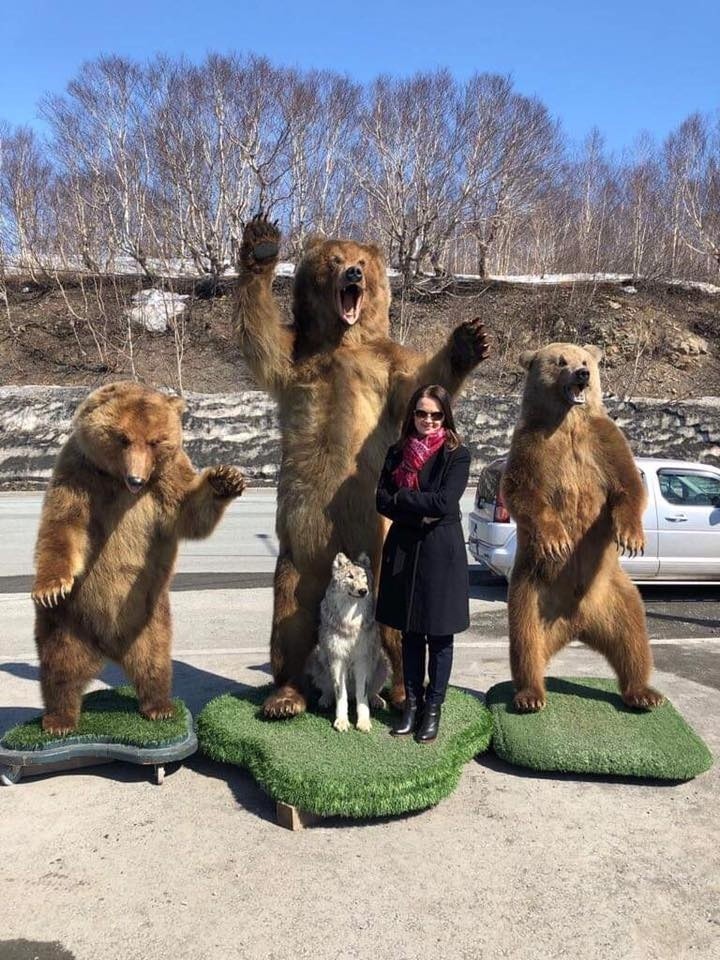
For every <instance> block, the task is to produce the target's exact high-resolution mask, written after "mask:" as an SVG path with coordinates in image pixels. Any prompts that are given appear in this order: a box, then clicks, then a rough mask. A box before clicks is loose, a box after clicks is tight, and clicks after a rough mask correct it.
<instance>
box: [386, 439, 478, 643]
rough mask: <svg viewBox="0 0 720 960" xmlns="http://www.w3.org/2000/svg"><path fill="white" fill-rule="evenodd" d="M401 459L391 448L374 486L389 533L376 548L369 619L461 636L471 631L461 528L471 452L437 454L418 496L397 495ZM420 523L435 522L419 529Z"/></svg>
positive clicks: (421, 481) (420, 480)
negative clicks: (377, 567) (395, 475)
mask: <svg viewBox="0 0 720 960" xmlns="http://www.w3.org/2000/svg"><path fill="white" fill-rule="evenodd" d="M401 460H402V453H401V450H400V449H399V448H398V447H397V446H394V447H390V450H389V451H388V454H387V457H386V458H385V464H384V466H383V469H382V473H381V474H380V480H379V482H378V489H377V501H376V502H377V509H378V513H381V514H382V515H383V516H384V517H387V518H388V519H389V520H392V526H391V527H390V530H389V532H388V535H387V538H386V540H385V545H384V546H383V555H382V565H381V568H380V585H379V589H378V601H377V609H376V612H375V617H376V619H377V620H378V622H379V623H383V624H385V625H386V626H388V627H395V628H396V629H397V630H403V631H405V632H408V631H410V632H413V633H428V634H432V635H434V636H437V635H447V634H450V633H460V631H462V630H467V628H468V626H469V624H470V616H469V604H468V566H467V554H466V552H465V538H464V537H463V531H462V526H461V524H460V497H461V496H462V495H463V493H464V492H465V488H466V486H467V482H468V476H469V474H470V453H469V451H468V449H467V448H466V447H457V449H455V450H448V449H447V447H445V446H443V447H441V448H440V450H439V451H438V452H437V453H436V454H435V455H434V456H433V457H431V458H430V459H429V460H428V461H427V463H426V464H425V466H424V467H423V468H422V470H421V471H420V475H419V477H418V483H419V490H408V489H407V488H404V487H403V488H400V489H398V486H397V484H396V483H395V481H394V480H393V478H392V472H393V470H394V469H395V468H396V467H397V466H398V465H399V464H400V462H401ZM423 517H439V519H438V520H437V521H436V522H435V523H431V524H424V523H423V522H422V519H423Z"/></svg>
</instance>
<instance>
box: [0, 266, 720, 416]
mask: <svg viewBox="0 0 720 960" xmlns="http://www.w3.org/2000/svg"><path fill="white" fill-rule="evenodd" d="M232 283H233V281H231V280H228V281H226V282H225V284H224V286H223V287H222V288H221V289H219V290H217V289H211V288H209V287H208V285H207V284H198V283H193V281H191V280H175V281H166V282H165V289H166V290H168V291H170V292H172V293H173V294H178V295H180V297H182V298H183V299H180V298H179V297H177V296H175V297H174V298H173V299H172V300H167V301H165V302H167V303H169V304H170V307H169V308H168V310H167V313H168V323H167V324H166V327H167V329H166V330H165V331H164V332H152V331H150V330H146V329H145V327H144V326H143V325H142V323H141V322H139V319H138V304H139V303H140V304H142V303H146V302H156V301H157V300H158V296H157V295H153V294H150V293H149V292H145V293H144V294H142V296H141V298H139V299H138V298H137V294H138V293H139V292H141V291H142V290H143V288H148V287H149V286H150V284H149V283H148V282H144V281H142V280H140V279H138V278H128V277H110V278H108V277H105V278H102V279H92V278H91V279H88V278H84V279H82V280H81V279H77V278H75V279H67V280H65V281H63V283H62V285H58V284H57V283H45V284H43V283H38V282H33V281H31V280H28V279H24V280H23V279H19V278H14V279H12V280H11V281H10V280H8V282H7V284H6V285H5V286H4V287H3V288H2V289H0V299H1V300H3V303H0V384H5V385H28V384H41V385H61V386H79V387H85V388H88V387H93V386H97V385H98V384H100V383H103V382H107V381H110V380H115V379H122V378H126V377H132V376H133V375H135V376H137V377H138V378H140V379H142V380H145V381H147V382H150V383H152V384H155V385H157V386H161V387H170V388H175V389H177V388H178V386H179V385H180V384H181V385H182V389H183V390H184V391H196V392H200V393H204V394H212V393H235V392H237V391H239V390H245V389H252V388H253V387H254V384H253V382H252V380H251V378H250V377H249V374H248V371H247V370H246V368H245V366H244V363H243V360H242V358H241V356H240V354H239V351H238V348H237V346H236V344H235V341H234V338H233V334H232V325H231V313H232ZM291 283H292V281H291V280H290V279H289V278H286V277H277V278H276V280H275V289H276V293H277V295H278V297H279V299H280V300H281V302H282V303H283V307H284V310H285V312H286V314H287V316H288V318H289V317H290V292H291ZM133 298H135V299H133ZM159 300H160V302H161V303H162V302H163V300H162V297H159ZM178 303H181V304H183V305H184V311H182V312H176V311H177V304H178ZM133 309H134V313H133V314H131V310H133ZM181 309H182V308H181ZM174 313H175V314H176V316H175V317H173V316H172V315H173V314H174ZM474 316H481V317H482V318H483V319H484V320H485V322H486V324H487V326H488V328H489V329H490V331H491V334H492V338H493V356H492V359H491V360H489V361H488V362H487V363H485V364H483V365H482V367H481V369H480V370H479V371H478V373H477V374H476V376H475V377H474V378H473V379H472V381H471V383H470V384H469V385H468V386H469V390H468V392H469V394H470V395H481V394H495V395H504V394H512V393H514V392H516V391H517V389H518V383H519V376H520V372H519V369H518V367H517V363H516V359H517V355H518V353H519V352H520V351H521V350H523V349H526V348H527V347H531V346H536V345H540V344H542V343H546V342H549V341H551V340H574V341H577V342H581V343H588V342H591V343H595V344H598V345H600V346H602V347H603V348H604V350H605V361H604V365H603V366H604V372H603V375H604V387H605V390H606V392H607V393H610V394H615V395H618V396H621V397H660V398H666V399H677V400H680V399H695V398H699V397H708V396H717V395H718V394H720V296H718V295H717V294H715V295H713V294H710V293H707V292H704V291H702V290H695V289H692V290H690V289H686V288H683V287H681V286H678V285H672V284H667V283H660V282H643V283H641V284H637V283H636V284H635V285H631V284H629V283H625V284H622V283H593V282H581V283H579V282H575V283H558V284H543V285H538V284H519V283H506V282H499V281H491V282H481V281H477V280H475V281H467V280H466V281H455V282H454V283H452V284H447V283H440V282H435V281H427V283H426V284H425V285H424V286H422V287H420V288H418V289H415V290H413V291H411V292H410V293H407V294H405V295H403V294H402V293H401V291H400V290H399V289H397V290H395V291H394V300H393V305H392V329H393V335H394V336H395V337H396V338H397V339H400V340H403V341H404V342H407V343H409V344H412V345H414V346H417V347H419V348H428V347H430V346H432V345H433V344H435V343H439V342H441V341H442V340H443V339H444V338H445V337H446V336H447V334H448V332H449V331H450V330H451V329H452V327H453V326H454V325H455V324H457V323H459V322H460V321H461V320H465V319H469V318H471V317H474ZM161 326H162V324H161Z"/></svg>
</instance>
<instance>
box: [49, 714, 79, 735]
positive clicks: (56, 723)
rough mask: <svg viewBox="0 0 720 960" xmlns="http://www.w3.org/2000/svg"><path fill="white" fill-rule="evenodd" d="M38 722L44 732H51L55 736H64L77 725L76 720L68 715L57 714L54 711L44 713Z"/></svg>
mask: <svg viewBox="0 0 720 960" xmlns="http://www.w3.org/2000/svg"><path fill="white" fill-rule="evenodd" d="M40 724H41V726H42V728H43V730H44V731H45V733H52V734H55V736H57V737H66V736H67V735H68V734H69V733H72V732H73V730H75V729H76V727H77V721H75V720H72V719H70V718H69V717H61V716H57V714H54V713H46V714H45V715H44V716H43V718H42V720H41V721H40Z"/></svg>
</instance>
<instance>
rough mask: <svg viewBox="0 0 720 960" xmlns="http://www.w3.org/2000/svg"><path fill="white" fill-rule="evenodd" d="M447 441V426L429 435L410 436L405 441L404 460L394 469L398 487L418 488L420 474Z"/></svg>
mask: <svg viewBox="0 0 720 960" xmlns="http://www.w3.org/2000/svg"><path fill="white" fill-rule="evenodd" d="M444 443H445V428H444V427H440V429H439V430H437V431H436V432H435V433H431V434H429V435H428V436H427V437H413V436H410V437H408V438H407V440H406V441H405V444H404V446H403V452H402V462H401V464H400V466H399V467H396V468H395V469H394V470H393V473H392V478H393V480H394V481H395V483H396V484H397V485H398V487H408V489H410V490H417V489H418V474H419V473H420V471H421V470H422V468H423V467H424V466H425V464H426V463H427V462H428V460H429V459H430V457H432V456H434V455H435V454H436V453H437V452H438V450H439V449H440V447H441V446H442V445H443V444H444Z"/></svg>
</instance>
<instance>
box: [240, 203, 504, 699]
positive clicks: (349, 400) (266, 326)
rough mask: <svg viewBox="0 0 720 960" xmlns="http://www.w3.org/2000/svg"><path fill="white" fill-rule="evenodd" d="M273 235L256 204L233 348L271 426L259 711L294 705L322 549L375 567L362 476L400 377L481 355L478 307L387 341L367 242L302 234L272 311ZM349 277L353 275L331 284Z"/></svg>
mask: <svg viewBox="0 0 720 960" xmlns="http://www.w3.org/2000/svg"><path fill="white" fill-rule="evenodd" d="M279 242H280V234H279V232H278V230H277V228H276V226H274V225H273V224H270V223H268V221H267V220H265V219H264V218H263V217H257V218H256V219H255V220H253V221H251V222H250V223H249V224H248V226H247V227H246V229H245V234H244V238H243V244H242V249H241V254H240V282H239V287H238V301H237V311H236V324H237V330H238V335H239V338H240V343H241V346H242V349H243V352H244V355H245V358H246V360H247V362H248V364H249V366H250V368H251V369H252V371H253V373H254V375H255V377H256V379H257V381H258V383H259V384H260V386H262V387H263V388H265V389H266V390H268V391H269V392H270V393H271V394H272V395H273V396H274V397H275V398H276V400H277V402H278V408H279V418H280V426H281V433H282V459H281V466H280V476H279V482H278V509H277V533H278V539H279V542H280V555H279V557H278V562H277V567H276V571H275V603H274V612H273V626H272V635H271V641H270V650H271V663H272V670H273V676H274V679H275V683H276V685H277V688H278V689H277V690H276V691H275V692H274V693H272V694H271V695H270V697H269V698H268V700H267V701H266V703H265V712H266V714H267V715H268V716H289V715H292V714H295V713H299V712H301V711H302V710H304V709H305V705H306V700H305V695H304V692H303V688H304V679H303V678H304V672H305V664H306V661H307V657H308V655H309V653H310V651H311V650H312V648H313V647H314V645H315V643H316V642H317V628H318V622H319V610H320V601H321V600H322V597H323V594H324V592H325V589H326V587H327V585H328V583H329V580H330V574H331V567H332V560H333V557H334V556H335V555H336V554H337V553H340V552H342V553H345V554H346V555H347V556H349V557H352V558H357V557H358V556H359V555H360V554H361V553H363V552H365V553H367V554H369V555H370V556H371V557H372V559H373V563H374V566H375V569H376V570H377V565H378V563H379V560H380V553H381V548H382V541H383V535H384V526H383V523H382V521H381V519H380V518H379V517H378V514H377V512H376V510H375V488H376V486H377V480H378V476H379V474H380V469H381V467H382V464H383V460H384V458H385V455H386V452H387V449H388V447H389V446H390V445H391V444H392V443H394V442H395V441H396V440H397V439H398V435H399V431H400V425H401V421H402V417H403V414H404V412H405V408H406V405H407V403H408V402H409V400H410V397H411V395H412V393H413V391H414V390H415V389H416V388H417V387H418V386H419V385H421V384H425V383H440V384H442V385H443V386H444V387H445V388H446V389H447V390H449V391H450V392H452V393H455V392H456V391H457V390H458V389H459V388H460V386H461V384H462V382H463V380H464V379H465V377H466V376H467V375H468V373H470V371H471V370H472V369H473V368H474V367H475V366H476V365H477V364H478V363H479V362H480V360H482V359H483V358H484V357H485V356H486V355H487V342H486V337H485V332H484V329H483V326H482V324H481V323H480V322H479V321H477V320H474V321H470V322H467V323H464V324H461V325H460V326H459V327H458V328H457V329H456V330H455V331H454V332H453V333H452V335H451V336H450V338H449V340H448V342H447V343H446V344H445V346H443V347H442V349H441V350H440V351H439V352H438V353H436V354H435V355H434V356H431V357H425V356H422V355H420V354H418V353H416V352H414V351H413V350H410V349H408V348H406V347H403V346H401V345H400V344H398V343H395V342H393V341H392V340H391V339H390V337H389V329H390V319H389V306H390V288H389V285H388V280H387V271H386V268H385V264H384V262H383V259H382V256H381V254H380V251H379V250H378V248H377V247H375V246H372V245H368V244H361V243H355V242H353V241H349V240H317V239H316V240H314V241H313V242H312V243H311V244H310V245H309V246H308V248H307V249H306V251H305V255H304V257H303V259H302V262H301V263H300V264H299V266H298V268H297V272H296V275H295V283H294V297H293V317H294V322H293V323H292V324H288V323H286V322H284V320H283V318H282V316H281V314H280V310H279V309H278V305H277V303H276V301H275V299H274V297H273V295H272V290H271V285H272V276H273V269H274V266H275V263H276V261H277V255H278V249H279ZM352 278H355V285H354V288H353V287H350V288H348V290H347V291H346V292H345V293H343V288H344V287H346V286H347V285H348V284H349V283H351V282H352ZM358 298H359V299H358ZM394 636H395V635H394V634H391V633H389V632H385V635H384V639H385V642H386V646H387V648H388V653H389V655H390V659H391V662H392V665H393V674H394V684H393V691H392V694H391V697H392V699H393V701H394V702H396V703H397V702H399V701H402V699H403V698H404V691H403V686H402V679H401V678H402V667H401V661H400V655H399V644H398V643H397V641H396V640H395V642H393V641H392V640H391V637H394Z"/></svg>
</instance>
